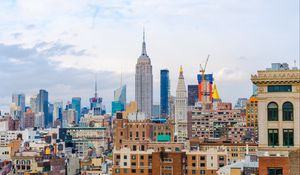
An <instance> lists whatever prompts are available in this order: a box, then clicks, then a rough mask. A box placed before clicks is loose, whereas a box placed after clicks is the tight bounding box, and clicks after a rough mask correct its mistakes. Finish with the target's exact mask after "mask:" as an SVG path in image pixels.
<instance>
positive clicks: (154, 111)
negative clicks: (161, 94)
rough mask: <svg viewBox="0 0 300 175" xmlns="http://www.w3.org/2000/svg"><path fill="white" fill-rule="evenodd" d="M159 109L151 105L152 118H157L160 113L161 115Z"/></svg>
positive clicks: (158, 106)
mask: <svg viewBox="0 0 300 175" xmlns="http://www.w3.org/2000/svg"><path fill="white" fill-rule="evenodd" d="M160 109H161V107H160V105H153V107H152V116H153V117H159V116H160V113H161V112H160Z"/></svg>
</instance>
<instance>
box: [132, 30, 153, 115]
mask: <svg viewBox="0 0 300 175" xmlns="http://www.w3.org/2000/svg"><path fill="white" fill-rule="evenodd" d="M135 101H136V102H137V104H138V110H139V111H140V112H144V113H145V114H146V115H147V116H148V117H151V115H152V105H153V75H152V65H151V60H150V58H149V56H148V55H147V52H146V42H145V32H143V45H142V54H141V56H140V57H139V58H138V61H137V64H136V69H135Z"/></svg>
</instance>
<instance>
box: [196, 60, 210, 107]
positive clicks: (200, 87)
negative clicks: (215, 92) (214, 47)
mask: <svg viewBox="0 0 300 175" xmlns="http://www.w3.org/2000/svg"><path fill="white" fill-rule="evenodd" d="M208 60H209V55H208V56H207V58H206V61H205V64H204V67H203V66H202V65H201V64H200V73H201V79H200V81H201V83H199V85H198V100H199V101H200V102H201V103H202V105H203V104H205V103H206V97H205V96H207V95H209V96H211V91H212V88H211V85H209V87H208V88H209V92H210V93H207V92H206V89H207V87H206V86H207V85H206V83H204V81H205V79H204V76H205V70H206V66H207V62H208ZM198 80H199V79H198ZM202 97H203V98H202ZM210 99H211V97H210Z"/></svg>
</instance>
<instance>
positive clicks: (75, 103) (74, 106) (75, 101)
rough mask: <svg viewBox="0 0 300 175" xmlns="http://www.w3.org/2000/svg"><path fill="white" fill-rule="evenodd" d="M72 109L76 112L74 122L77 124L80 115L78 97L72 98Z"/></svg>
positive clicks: (79, 99)
mask: <svg viewBox="0 0 300 175" xmlns="http://www.w3.org/2000/svg"><path fill="white" fill-rule="evenodd" d="M72 109H74V110H75V111H76V118H75V122H76V123H79V121H80V115H81V98H80V97H73V98H72Z"/></svg>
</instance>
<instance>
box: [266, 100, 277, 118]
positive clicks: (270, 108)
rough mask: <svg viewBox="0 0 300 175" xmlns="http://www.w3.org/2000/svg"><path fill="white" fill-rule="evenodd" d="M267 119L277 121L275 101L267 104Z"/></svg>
mask: <svg viewBox="0 0 300 175" xmlns="http://www.w3.org/2000/svg"><path fill="white" fill-rule="evenodd" d="M268 121H278V105H277V103H275V102H271V103H269V104H268Z"/></svg>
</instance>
